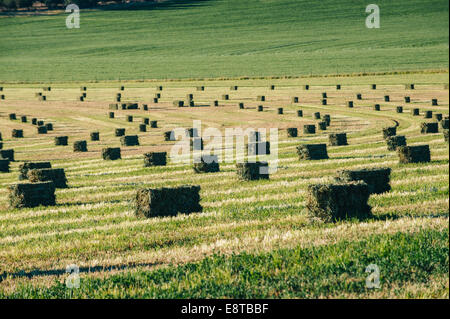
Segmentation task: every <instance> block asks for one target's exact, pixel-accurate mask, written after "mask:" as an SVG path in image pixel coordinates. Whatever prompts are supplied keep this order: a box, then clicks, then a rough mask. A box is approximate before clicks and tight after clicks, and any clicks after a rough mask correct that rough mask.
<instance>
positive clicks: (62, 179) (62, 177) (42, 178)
mask: <svg viewBox="0 0 450 319" xmlns="http://www.w3.org/2000/svg"><path fill="white" fill-rule="evenodd" d="M27 176H28V179H29V180H30V182H32V183H37V182H53V184H54V185H55V187H56V188H67V178H66V173H65V172H64V168H37V169H31V170H29V171H28V173H27Z"/></svg>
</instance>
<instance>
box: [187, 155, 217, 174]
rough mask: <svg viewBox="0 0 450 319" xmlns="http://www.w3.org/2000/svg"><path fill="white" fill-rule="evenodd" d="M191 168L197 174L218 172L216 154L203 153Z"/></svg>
mask: <svg viewBox="0 0 450 319" xmlns="http://www.w3.org/2000/svg"><path fill="white" fill-rule="evenodd" d="M193 169H194V172H196V173H197V174H200V173H216V172H219V171H220V168H219V158H218V157H217V155H203V156H201V157H200V160H199V161H197V162H196V163H194V166H193Z"/></svg>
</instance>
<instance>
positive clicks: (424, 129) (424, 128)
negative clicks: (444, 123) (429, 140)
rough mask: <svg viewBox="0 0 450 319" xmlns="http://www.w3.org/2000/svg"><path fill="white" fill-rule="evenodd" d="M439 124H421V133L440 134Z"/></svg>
mask: <svg viewBox="0 0 450 319" xmlns="http://www.w3.org/2000/svg"><path fill="white" fill-rule="evenodd" d="M438 124H439V123H437V122H433V123H422V124H420V133H422V134H430V133H438V132H439V126H438Z"/></svg>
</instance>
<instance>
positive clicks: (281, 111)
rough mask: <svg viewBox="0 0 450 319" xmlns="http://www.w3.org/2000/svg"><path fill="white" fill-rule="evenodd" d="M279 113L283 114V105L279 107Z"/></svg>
mask: <svg viewBox="0 0 450 319" xmlns="http://www.w3.org/2000/svg"><path fill="white" fill-rule="evenodd" d="M277 113H278V114H280V115H281V114H283V108H282V107H279V108H278V109H277Z"/></svg>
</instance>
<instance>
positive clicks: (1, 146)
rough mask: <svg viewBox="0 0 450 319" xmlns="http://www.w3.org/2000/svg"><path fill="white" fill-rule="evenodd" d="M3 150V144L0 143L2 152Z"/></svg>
mask: <svg viewBox="0 0 450 319" xmlns="http://www.w3.org/2000/svg"><path fill="white" fill-rule="evenodd" d="M2 149H3V143H1V142H0V150H2Z"/></svg>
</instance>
